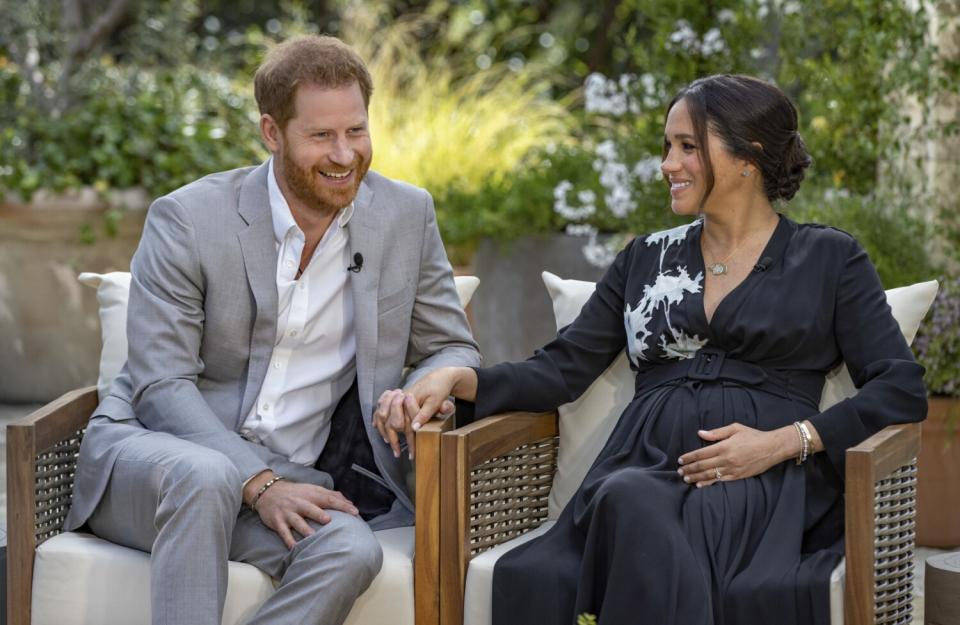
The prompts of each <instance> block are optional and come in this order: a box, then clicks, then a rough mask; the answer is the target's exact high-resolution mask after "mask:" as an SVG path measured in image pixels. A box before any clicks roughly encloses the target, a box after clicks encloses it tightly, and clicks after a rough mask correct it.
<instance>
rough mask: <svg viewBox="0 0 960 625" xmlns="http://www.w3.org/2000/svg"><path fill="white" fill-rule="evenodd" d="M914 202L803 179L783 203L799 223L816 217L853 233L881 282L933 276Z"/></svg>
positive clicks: (887, 285)
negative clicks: (839, 188) (850, 191)
mask: <svg viewBox="0 0 960 625" xmlns="http://www.w3.org/2000/svg"><path fill="white" fill-rule="evenodd" d="M915 209H916V207H911V206H908V205H905V204H904V203H903V201H901V200H897V199H896V197H895V196H892V195H889V196H884V197H877V196H875V195H856V194H850V193H849V192H845V191H843V190H839V191H838V190H837V189H834V188H831V187H827V188H826V189H824V188H823V187H822V186H819V185H816V184H814V183H807V184H805V185H804V186H803V187H801V189H800V192H799V193H798V194H797V196H796V197H795V198H794V200H793V201H792V202H790V204H789V205H788V206H787V208H786V214H787V215H788V216H789V217H790V218H791V219H793V220H794V221H797V222H800V223H819V224H825V225H829V226H833V227H835V228H839V229H841V230H844V231H846V232H849V233H850V234H852V235H853V236H854V237H856V239H857V240H858V241H859V242H860V244H861V245H862V246H863V247H864V249H865V250H866V251H867V254H868V255H869V256H870V260H871V261H872V262H873V264H874V266H875V267H876V268H877V273H878V274H880V281H881V282H882V283H883V286H884V288H887V289H890V288H895V287H899V286H906V285H909V284H913V283H915V282H923V281H926V280H932V279H933V278H934V276H936V274H937V269H936V268H935V267H934V266H933V263H932V262H931V260H930V257H929V255H928V253H927V250H926V242H927V241H928V239H929V237H930V232H929V228H928V226H927V225H926V223H925V222H924V220H923V219H921V218H918V217H915V216H914V213H913V211H914V210H915Z"/></svg>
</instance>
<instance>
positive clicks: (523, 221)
mask: <svg viewBox="0 0 960 625" xmlns="http://www.w3.org/2000/svg"><path fill="white" fill-rule="evenodd" d="M2 2H3V9H2V15H3V19H2V20H0V193H2V194H4V195H5V196H6V199H7V200H8V201H14V202H26V201H29V200H30V199H31V197H33V196H34V195H35V193H36V192H37V191H38V190H40V189H48V190H52V191H60V190H64V189H76V188H81V187H90V188H93V189H95V190H96V191H97V192H99V193H103V194H105V193H107V192H108V191H110V190H111V189H118V188H129V187H142V188H144V189H145V190H146V192H147V193H148V194H149V195H150V196H156V195H158V194H161V193H164V192H167V191H169V190H171V189H174V188H176V187H178V186H180V185H183V184H185V183H187V182H189V181H191V180H193V179H195V178H197V177H199V176H201V175H203V174H205V173H209V172H213V171H217V170H223V169H227V168H231V167H237V166H244V165H249V164H252V163H256V162H259V161H260V160H262V159H263V158H264V157H265V155H266V152H265V151H264V149H263V148H262V146H261V145H260V142H259V139H258V131H257V123H256V120H257V114H256V106H255V104H254V102H253V98H252V84H251V83H252V81H251V77H252V73H253V70H254V69H255V68H256V66H257V64H258V62H259V61H260V59H261V58H262V55H263V53H264V51H265V50H266V48H267V47H268V46H269V45H270V44H271V43H273V42H275V41H279V40H282V39H284V38H287V37H289V36H291V35H295V34H299V33H305V32H324V33H331V34H335V35H338V36H341V37H343V38H344V39H345V40H347V41H348V42H350V43H351V44H353V45H355V46H356V47H357V48H358V49H359V50H361V51H362V53H363V55H364V57H365V58H366V59H368V61H369V63H370V66H371V70H372V72H373V74H374V76H375V81H376V92H375V95H374V98H373V101H372V103H371V120H372V128H373V134H374V138H375V147H376V150H375V152H376V156H375V162H374V167H375V168H376V169H378V170H379V171H381V172H382V173H385V174H386V175H389V176H394V177H397V178H400V179H403V180H407V181H409V182H412V183H414V184H417V185H420V186H423V187H426V188H427V189H428V190H430V191H431V193H433V195H434V196H435V198H436V201H437V207H438V214H439V223H440V226H441V229H442V231H443V234H444V237H445V240H446V241H447V242H448V243H449V244H451V245H452V246H453V248H455V249H457V250H460V251H459V253H458V260H461V261H463V260H464V259H468V258H469V253H470V250H471V249H472V247H473V245H474V244H475V243H476V241H477V240H478V239H479V238H481V237H485V236H486V237H495V238H498V239H507V238H511V237H516V236H520V235H524V234H531V233H549V232H564V231H566V232H569V233H575V234H579V235H582V236H584V237H585V240H590V241H591V242H595V240H596V235H597V234H598V233H599V234H602V233H607V232H613V233H627V234H635V233H642V232H646V231H650V230H653V229H658V228H661V227H664V226H668V225H671V224H673V223H675V219H674V218H673V217H672V216H671V214H670V212H669V210H668V209H667V207H666V197H667V195H666V193H665V188H664V185H663V182H662V180H661V179H660V178H659V174H658V169H657V162H658V161H657V159H658V154H659V149H660V143H661V133H662V123H663V116H664V106H665V104H666V103H667V102H668V101H669V99H670V97H671V96H672V95H673V93H675V91H676V90H677V89H678V88H679V87H680V86H682V85H684V84H686V83H688V82H689V81H691V80H693V79H694V78H696V77H698V76H702V75H704V74H709V73H714V72H743V73H749V74H754V75H758V76H761V77H764V78H766V79H769V80H773V81H775V82H776V83H777V84H779V85H780V86H782V87H783V88H784V89H785V90H786V91H787V92H788V93H789V94H790V95H791V96H792V97H793V98H794V99H795V101H796V103H797V105H798V107H799V108H800V111H801V134H802V135H803V137H804V139H805V141H806V142H807V145H808V147H809V149H810V151H811V152H812V154H813V155H814V158H815V165H814V167H813V169H812V171H811V172H810V175H809V177H808V178H809V179H808V181H807V182H805V183H804V186H803V187H802V189H801V192H800V193H799V195H798V196H797V198H796V199H795V200H794V201H793V202H792V203H791V204H790V206H789V207H788V208H787V209H786V210H788V211H789V212H790V214H791V215H792V216H794V218H796V219H799V220H812V221H822V222H825V223H829V224H832V225H836V226H838V227H841V228H843V229H845V230H848V231H851V232H853V233H854V234H855V235H857V236H858V237H859V238H860V239H861V240H862V241H863V242H864V244H865V246H866V247H867V249H868V250H869V252H870V254H871V256H872V257H873V259H874V261H875V262H876V264H877V266H878V269H879V271H880V273H881V276H882V278H883V280H884V283H885V284H886V285H888V286H896V285H899V284H904V283H908V282H912V281H916V280H919V279H926V278H929V277H930V276H931V275H934V273H935V272H936V271H937V270H938V269H942V268H943V267H944V266H950V265H955V263H956V256H955V253H954V252H953V249H954V247H953V246H952V245H951V244H950V242H951V241H956V240H957V238H958V237H957V233H958V231H960V228H958V227H957V213H958V211H957V199H956V195H955V194H954V195H952V196H950V197H945V196H944V195H943V194H938V193H936V190H935V189H932V188H931V186H930V185H931V182H930V176H925V175H922V172H924V171H925V168H926V167H927V163H926V159H928V158H929V154H928V152H929V151H928V150H925V149H923V148H922V146H923V145H925V143H924V142H926V141H928V140H933V139H935V138H937V137H941V138H942V137H944V136H951V135H955V134H956V133H957V130H958V129H957V125H958V124H957V113H956V109H954V112H953V115H952V117H951V116H949V115H947V116H946V117H944V116H942V115H939V116H936V119H935V120H934V121H931V120H933V118H934V117H935V116H933V115H932V111H934V109H935V108H936V106H937V103H938V101H939V100H938V97H939V96H940V94H945V93H946V94H949V93H956V92H957V91H960V89H958V87H960V77H958V76H960V70H958V65H960V63H958V58H957V56H956V55H955V54H954V55H952V56H949V57H948V56H944V55H942V54H939V48H938V45H939V39H938V37H937V33H938V32H939V31H943V30H944V29H947V30H949V29H950V28H953V30H952V31H950V32H952V33H954V34H955V32H956V29H955V22H956V19H957V18H956V15H957V12H958V8H957V7H958V4H960V3H958V2H957V0H952V1H947V2H906V1H904V0H845V1H838V0H812V1H810V2H796V1H789V0H711V1H709V2H704V1H702V0H677V1H675V2H669V3H668V2H662V1H658V0H600V1H598V2H594V3H585V2H581V1H579V0H557V1H550V2H547V1H544V0H381V1H368V2H360V1H356V0H330V1H327V2H323V1H317V0H314V1H309V0H283V1H281V2H278V3H264V2H256V1H254V0H229V1H227V0H154V1H145V0H141V1H139V2H138V1H136V0H85V1H84V0H64V1H62V2H56V3H55V2H48V1H45V0H2ZM918 120H919V121H918ZM918 146H921V147H918ZM931 241H939V242H940V243H939V244H931ZM599 245H600V244H596V245H595V246H594V247H596V246H599ZM930 250H936V251H935V252H934V253H932V254H931V253H929V252H930ZM593 256H594V258H595V260H596V261H597V262H599V263H602V262H604V259H605V258H607V257H608V255H605V254H604V253H603V250H602V249H599V251H597V250H594V254H593Z"/></svg>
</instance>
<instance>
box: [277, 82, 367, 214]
mask: <svg viewBox="0 0 960 625" xmlns="http://www.w3.org/2000/svg"><path fill="white" fill-rule="evenodd" d="M294 111H295V114H294V116H293V117H292V118H290V120H289V121H288V122H287V125H286V128H284V129H283V130H282V131H281V132H280V133H279V135H280V140H279V142H278V143H279V145H278V148H279V149H278V150H275V151H274V158H275V160H276V161H277V162H276V173H277V178H278V183H279V184H280V187H281V189H282V190H283V191H284V192H285V193H291V194H292V195H293V196H294V198H296V201H297V202H299V203H300V204H302V205H304V206H305V207H307V208H309V209H312V210H317V211H318V212H321V213H323V214H329V213H332V212H336V211H339V210H340V209H341V208H343V207H344V206H347V205H348V204H350V202H352V201H353V199H354V198H355V197H356V195H357V190H358V189H359V188H360V182H361V181H362V180H363V177H364V175H366V173H367V170H368V169H370V161H371V160H372V159H373V145H372V143H371V141H370V132H369V128H368V123H367V109H366V106H365V105H364V102H363V95H362V94H361V91H360V86H359V85H358V84H357V83H353V84H351V85H349V86H346V87H338V88H334V89H329V88H322V87H317V86H315V85H309V84H305V85H300V86H299V87H297V92H296V97H295V108H294Z"/></svg>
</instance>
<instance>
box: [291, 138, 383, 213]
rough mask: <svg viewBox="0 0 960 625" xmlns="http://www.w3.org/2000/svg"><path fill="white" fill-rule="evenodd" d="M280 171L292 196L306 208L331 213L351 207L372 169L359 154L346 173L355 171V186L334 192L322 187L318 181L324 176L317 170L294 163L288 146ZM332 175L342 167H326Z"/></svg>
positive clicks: (334, 190) (368, 162)
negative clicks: (364, 179) (361, 184)
mask: <svg viewBox="0 0 960 625" xmlns="http://www.w3.org/2000/svg"><path fill="white" fill-rule="evenodd" d="M282 159H283V160H282V161H281V163H280V164H281V171H283V177H284V178H285V179H286V182H287V186H288V187H289V188H290V191H291V193H293V195H294V196H296V198H297V199H298V200H300V201H301V202H303V203H304V204H306V205H307V206H310V207H313V208H315V209H316V210H317V211H318V212H321V213H324V214H329V213H334V212H337V211H339V210H340V209H341V208H343V207H344V206H347V205H348V204H350V202H352V201H353V199H354V198H355V197H357V190H358V189H359V188H360V183H361V182H362V181H363V177H364V176H365V175H366V174H367V170H368V169H370V161H366V162H365V161H364V160H363V157H362V156H361V155H360V154H359V153H358V154H357V155H356V156H355V157H354V160H353V163H352V164H351V165H350V167H348V168H346V169H347V170H350V169H352V170H353V174H354V179H353V184H352V185H351V186H349V187H344V188H342V189H331V188H329V187H325V186H323V183H322V181H321V180H320V179H319V178H320V176H322V175H323V174H321V173H319V171H317V169H305V168H303V167H300V166H299V165H298V164H297V163H296V161H294V160H293V155H291V154H290V152H289V148H288V146H286V145H285V146H284V148H283V152H282ZM327 169H329V170H330V171H332V172H333V173H340V171H342V170H341V168H340V167H329V168H327Z"/></svg>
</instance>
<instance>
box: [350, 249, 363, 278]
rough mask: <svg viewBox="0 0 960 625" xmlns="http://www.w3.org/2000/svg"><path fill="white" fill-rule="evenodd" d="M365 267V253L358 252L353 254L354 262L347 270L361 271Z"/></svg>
mask: <svg viewBox="0 0 960 625" xmlns="http://www.w3.org/2000/svg"><path fill="white" fill-rule="evenodd" d="M361 269H363V254H361V253H360V252H357V253H356V254H354V255H353V264H352V265H350V266H349V267H347V271H352V272H353V273H360V270H361Z"/></svg>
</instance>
